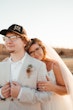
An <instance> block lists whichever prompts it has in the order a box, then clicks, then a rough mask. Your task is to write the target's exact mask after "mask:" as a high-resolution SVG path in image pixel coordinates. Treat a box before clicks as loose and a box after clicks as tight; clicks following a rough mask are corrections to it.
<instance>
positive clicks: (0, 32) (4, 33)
mask: <svg viewBox="0 0 73 110" xmlns="http://www.w3.org/2000/svg"><path fill="white" fill-rule="evenodd" d="M8 32H14V33H15V34H17V35H19V36H21V37H22V38H25V39H26V40H27V41H29V39H28V37H27V36H26V35H24V34H20V33H18V32H16V31H13V30H7V29H3V30H1V31H0V34H2V35H4V36H6V34H7V33H8Z"/></svg>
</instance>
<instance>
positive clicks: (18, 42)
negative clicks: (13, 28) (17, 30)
mask: <svg viewBox="0 0 73 110" xmlns="http://www.w3.org/2000/svg"><path fill="white" fill-rule="evenodd" d="M4 40H5V46H6V48H7V50H8V51H9V52H10V53H16V52H17V53H18V52H20V51H24V46H25V44H24V42H23V41H22V39H21V38H20V36H19V35H16V34H14V33H7V34H6V37H4Z"/></svg>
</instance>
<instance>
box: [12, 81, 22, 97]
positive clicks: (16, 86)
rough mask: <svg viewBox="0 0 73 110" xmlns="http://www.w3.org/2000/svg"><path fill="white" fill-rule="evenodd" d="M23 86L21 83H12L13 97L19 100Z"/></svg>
mask: <svg viewBox="0 0 73 110" xmlns="http://www.w3.org/2000/svg"><path fill="white" fill-rule="evenodd" d="M20 89H21V86H20V84H19V83H17V82H15V81H13V82H12V83H11V97H13V98H17V96H18V94H19V92H20Z"/></svg>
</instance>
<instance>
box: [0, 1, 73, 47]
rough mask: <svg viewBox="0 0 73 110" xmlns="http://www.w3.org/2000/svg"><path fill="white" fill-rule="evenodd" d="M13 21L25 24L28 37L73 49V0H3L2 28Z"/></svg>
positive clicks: (0, 4) (0, 17)
mask: <svg viewBox="0 0 73 110" xmlns="http://www.w3.org/2000/svg"><path fill="white" fill-rule="evenodd" d="M12 24H19V25H22V26H23V27H24V28H25V29H26V31H27V34H28V37H29V38H35V37H37V38H39V39H41V40H42V41H43V42H44V43H45V44H47V45H50V46H52V47H59V48H73V40H72V37H73V0H0V30H2V29H7V28H8V27H9V26H10V25H12ZM0 36H1V35H0ZM0 43H3V41H2V36H1V37H0Z"/></svg>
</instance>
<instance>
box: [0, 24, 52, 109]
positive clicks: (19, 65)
mask: <svg viewBox="0 0 73 110" xmlns="http://www.w3.org/2000/svg"><path fill="white" fill-rule="evenodd" d="M0 34H2V35H4V37H3V40H4V41H5V46H6V49H7V50H8V51H9V53H10V57H9V58H7V59H6V60H5V62H9V63H10V65H11V68H10V69H11V73H10V79H9V80H10V82H7V83H5V84H4V85H3V86H2V87H1V88H0V99H1V101H0V109H1V110H37V109H38V110H41V106H40V102H44V101H46V100H48V97H49V95H50V93H49V95H48V94H47V93H45V92H39V91H37V82H38V81H46V77H45V76H46V74H47V70H46V66H45V64H44V63H43V62H41V61H38V60H36V59H34V58H32V57H30V56H29V55H28V54H27V53H26V52H25V49H24V48H25V46H26V44H27V42H28V40H29V39H28V37H27V33H26V31H25V29H23V27H22V26H20V25H17V24H13V25H11V26H10V27H9V28H8V29H3V30H1V31H0ZM6 75H8V74H7V73H6Z"/></svg>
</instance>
